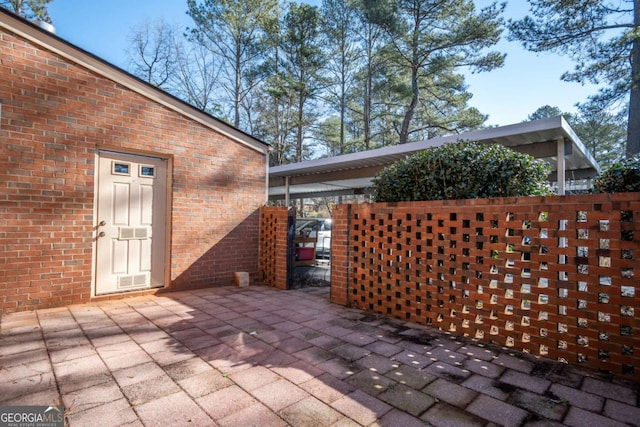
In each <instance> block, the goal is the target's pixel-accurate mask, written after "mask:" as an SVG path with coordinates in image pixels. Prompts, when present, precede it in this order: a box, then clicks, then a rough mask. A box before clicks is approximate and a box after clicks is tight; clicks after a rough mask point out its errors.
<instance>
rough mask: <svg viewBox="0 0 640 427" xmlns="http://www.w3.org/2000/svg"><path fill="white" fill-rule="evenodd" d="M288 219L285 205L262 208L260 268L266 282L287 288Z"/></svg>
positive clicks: (266, 283) (269, 284)
mask: <svg viewBox="0 0 640 427" xmlns="http://www.w3.org/2000/svg"><path fill="white" fill-rule="evenodd" d="M287 219H288V210H287V208H286V207H285V208H283V207H269V206H264V207H262V209H260V270H261V271H262V276H263V280H264V284H265V285H268V286H274V287H276V288H279V289H287Z"/></svg>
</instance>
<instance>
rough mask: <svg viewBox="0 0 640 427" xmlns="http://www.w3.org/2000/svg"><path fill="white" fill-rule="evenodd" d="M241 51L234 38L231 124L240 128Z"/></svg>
mask: <svg viewBox="0 0 640 427" xmlns="http://www.w3.org/2000/svg"><path fill="white" fill-rule="evenodd" d="M241 51H242V46H241V45H240V41H239V40H236V58H235V59H236V64H235V66H236V69H235V72H236V75H235V79H236V81H235V87H234V100H233V110H234V111H233V113H234V117H233V125H234V126H235V127H236V128H240V102H241V99H240V89H241V85H242V70H241V69H240V67H241V65H240V61H241V58H240V52H241Z"/></svg>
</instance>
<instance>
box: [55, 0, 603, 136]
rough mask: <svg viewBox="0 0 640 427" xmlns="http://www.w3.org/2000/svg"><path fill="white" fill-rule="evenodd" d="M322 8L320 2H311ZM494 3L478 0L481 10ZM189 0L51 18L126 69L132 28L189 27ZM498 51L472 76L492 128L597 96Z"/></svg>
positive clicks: (544, 65)
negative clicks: (153, 24) (495, 61)
mask: <svg viewBox="0 0 640 427" xmlns="http://www.w3.org/2000/svg"><path fill="white" fill-rule="evenodd" d="M310 3H314V4H318V3H319V1H318V0H315V1H310ZM489 3H491V1H489V0H476V5H477V6H478V7H482V6H484V5H487V4H489ZM527 6H528V5H527V3H526V2H525V1H524V0H512V1H510V2H509V3H508V6H507V11H506V17H507V18H515V19H517V18H520V17H523V16H524V15H525V14H526V12H527V10H528V7H527ZM186 9H187V6H186V1H184V0H127V1H125V0H53V1H52V2H51V3H50V4H49V14H50V15H51V18H52V20H53V24H54V26H55V27H56V32H57V34H58V36H60V37H62V38H64V39H66V40H68V41H70V42H71V43H73V44H75V45H77V46H79V47H81V48H83V49H85V50H87V51H89V52H91V53H93V54H95V55H97V56H99V57H101V58H104V59H105V60H107V61H109V62H111V63H113V64H114V65H117V66H119V67H122V68H125V69H126V68H127V67H126V62H125V61H126V53H125V52H126V49H127V47H128V36H129V34H130V31H131V28H133V27H134V26H136V25H139V24H141V23H143V22H144V21H145V20H151V21H153V20H155V19H157V18H163V19H164V20H166V21H167V22H169V23H177V24H180V25H182V26H187V25H189V17H188V16H187V15H186ZM496 49H497V50H500V51H502V52H506V53H507V58H506V64H505V66H504V67H503V68H500V69H497V70H494V71H491V72H489V73H481V74H473V75H467V83H468V85H469V91H470V92H471V93H473V95H474V96H473V98H472V99H471V101H470V104H471V105H472V106H474V107H476V108H478V109H479V110H480V111H481V112H482V113H484V114H488V115H489V119H488V121H487V123H486V124H487V125H509V124H512V123H519V122H522V121H524V120H526V118H527V116H528V115H529V114H531V113H532V112H534V111H535V110H536V109H537V108H538V107H541V106H543V105H547V104H548V105H552V106H557V107H559V108H560V109H561V110H562V111H567V112H575V104H576V103H577V102H583V101H585V100H586V98H587V96H589V95H590V94H593V93H595V92H596V88H595V87H593V86H585V87H583V86H581V85H579V84H577V83H565V82H562V81H560V76H561V75H562V73H563V72H564V71H567V70H570V69H572V68H573V63H572V62H571V61H570V60H569V59H567V58H565V57H562V56H558V55H553V54H547V53H540V54H536V53H532V52H527V51H525V50H524V49H522V47H521V46H520V45H519V44H518V43H515V42H507V41H506V40H503V41H501V42H500V43H499V44H498V45H497V46H496Z"/></svg>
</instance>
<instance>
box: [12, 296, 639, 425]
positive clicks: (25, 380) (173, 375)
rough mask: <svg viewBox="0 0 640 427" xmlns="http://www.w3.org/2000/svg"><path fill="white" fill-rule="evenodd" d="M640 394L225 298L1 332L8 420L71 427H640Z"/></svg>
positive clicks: (411, 327) (521, 362) (416, 336)
mask: <svg viewBox="0 0 640 427" xmlns="http://www.w3.org/2000/svg"><path fill="white" fill-rule="evenodd" d="M637 390H638V384H634V383H631V382H628V381H624V380H621V379H614V380H611V379H609V378H607V377H606V376H604V375H602V374H598V373H597V372H589V371H584V370H579V369H576V368H573V367H569V366H567V365H561V364H559V363H555V362H552V361H540V360H536V359H535V358H532V357H529V356H527V355H523V354H520V353H517V352H514V351H513V350H507V349H503V348H500V347H495V346H490V345H485V344H478V343H475V342H473V341H471V340H467V341H465V340H462V339H458V338H454V337H452V336H450V335H448V334H445V333H441V332H438V331H436V330H433V329H430V328H427V327H424V326H420V325H415V324H412V323H407V322H404V321H402V320H397V319H387V318H385V317H383V316H380V315H372V314H371V313H366V312H362V311H359V310H355V309H348V308H344V307H340V306H336V305H332V304H330V303H329V301H328V289H327V288H306V289H300V290H295V291H286V292H285V291H278V290H275V289H272V288H266V287H260V286H253V287H249V288H243V289H238V288H232V287H223V288H215V289H201V290H194V291H187V292H175V293H166V294H162V295H157V296H145V297H133V298H129V299H123V300H118V301H104V302H99V303H92V304H86V305H75V306H70V307H61V308H55V309H48V310H39V311H35V312H24V313H15V314H10V315H6V316H4V317H3V318H2V319H1V321H0V405H44V404H56V405H57V404H63V405H65V407H66V411H65V414H66V421H67V425H68V426H71V427H76V426H85V425H96V426H100V425H102V426H116V425H127V426H143V425H145V426H150V425H153V426H165V425H166V426H169V425H171V426H180V425H185V426H187V425H188V426H213V425H221V426H252V425H256V426H267V427H270V426H287V425H290V426H298V425H299V426H345V427H346V426H358V425H359V426H393V427H396V426H399V425H402V426H412V425H415V426H424V425H433V426H440V427H449V426H451V427H454V426H455V427H458V426H461V427H464V426H470V427H473V426H479V427H495V426H502V427H505V426H514V427H516V426H517V427H521V426H522V427H540V426H546V427H549V426H562V425H566V426H580V427H589V426H598V427H600V426H613V427H615V426H629V425H638V419H640V406H639V405H638V400H639V399H638V398H639V396H638V392H637Z"/></svg>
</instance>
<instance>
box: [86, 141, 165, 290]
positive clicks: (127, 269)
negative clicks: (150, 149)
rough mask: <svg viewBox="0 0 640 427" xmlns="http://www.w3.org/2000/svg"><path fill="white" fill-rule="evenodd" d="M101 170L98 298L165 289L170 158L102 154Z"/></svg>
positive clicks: (98, 221)
mask: <svg viewBox="0 0 640 427" xmlns="http://www.w3.org/2000/svg"><path fill="white" fill-rule="evenodd" d="M97 169H98V176H97V179H98V194H97V218H96V224H95V229H96V232H95V233H96V240H97V243H96V295H101V294H109V293H115V292H125V291H131V290H139V289H146V288H151V287H160V286H163V285H164V280H165V266H164V264H165V250H166V249H165V248H166V215H167V212H166V208H167V206H166V204H167V202H166V199H167V196H166V188H167V187H166V186H167V160H166V159H159V158H154V157H145V156H136V155H130V154H122V153H114V152H108V151H102V152H100V154H99V161H98V168H97Z"/></svg>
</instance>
